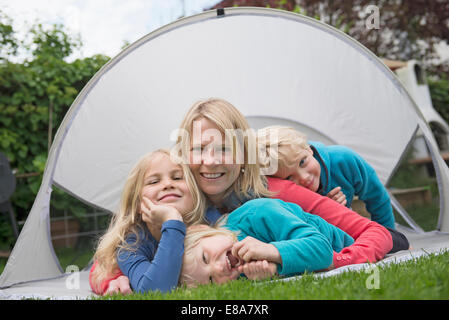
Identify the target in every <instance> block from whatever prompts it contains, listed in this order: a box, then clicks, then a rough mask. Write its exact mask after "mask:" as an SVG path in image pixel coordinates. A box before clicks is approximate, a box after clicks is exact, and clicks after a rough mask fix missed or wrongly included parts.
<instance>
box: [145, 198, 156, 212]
mask: <svg viewBox="0 0 449 320" xmlns="http://www.w3.org/2000/svg"><path fill="white" fill-rule="evenodd" d="M143 201H144V202H145V205H146V206H147V208H148V209H150V210H152V209H153V208H154V203H153V202H152V201H151V200H150V199H148V198H147V197H143Z"/></svg>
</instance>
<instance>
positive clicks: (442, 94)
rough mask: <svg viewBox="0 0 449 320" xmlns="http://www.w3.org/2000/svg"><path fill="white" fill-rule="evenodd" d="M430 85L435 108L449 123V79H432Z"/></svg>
mask: <svg viewBox="0 0 449 320" xmlns="http://www.w3.org/2000/svg"><path fill="white" fill-rule="evenodd" d="M428 84H429V90H430V96H431V97H432V104H433V107H434V108H435V110H436V111H437V112H438V113H439V114H440V115H441V116H442V117H443V119H444V120H445V121H446V122H447V123H449V78H447V77H446V78H441V79H439V80H432V79H431V80H429V81H428Z"/></svg>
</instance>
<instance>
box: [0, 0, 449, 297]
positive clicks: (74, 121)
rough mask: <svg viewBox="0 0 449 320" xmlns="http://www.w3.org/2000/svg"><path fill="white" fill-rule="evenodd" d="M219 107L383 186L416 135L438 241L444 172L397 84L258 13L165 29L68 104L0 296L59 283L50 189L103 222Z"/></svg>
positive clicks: (354, 47) (330, 45) (367, 63)
mask: <svg viewBox="0 0 449 320" xmlns="http://www.w3.org/2000/svg"><path fill="white" fill-rule="evenodd" d="M209 97H220V98H225V99H226V100H228V101H230V102H231V103H232V104H234V105H235V106H236V107H237V108H238V109H239V110H240V111H241V112H242V113H243V114H244V115H245V116H247V117H248V118H249V119H250V120H251V121H254V123H253V124H252V125H254V126H255V129H257V126H259V125H260V126H261V125H266V124H268V122H270V121H272V124H277V123H279V122H282V123H287V122H289V123H293V124H297V125H298V126H299V127H301V126H304V125H305V127H306V128H308V130H309V132H311V133H312V134H314V135H315V134H316V135H318V136H320V137H322V138H323V139H327V140H326V141H329V142H332V143H338V144H342V145H346V146H348V147H350V148H352V149H354V150H355V151H356V152H358V153H359V154H361V155H362V156H363V157H364V158H365V159H366V160H367V161H368V163H370V164H371V165H372V166H373V167H374V169H375V170H376V172H377V173H378V175H379V177H380V179H381V181H382V182H384V183H385V182H386V181H387V180H388V179H389V177H390V176H391V175H392V174H393V172H394V170H395V168H396V167H397V165H398V163H399V161H400V159H401V157H402V156H403V154H404V151H405V149H406V147H407V146H408V145H409V143H410V141H411V140H412V139H413V136H414V134H415V133H416V130H417V129H419V130H421V131H422V132H423V135H424V137H425V138H426V141H427V143H428V146H429V149H430V151H431V153H432V159H433V161H434V164H435V167H436V171H437V176H438V182H439V186H440V200H441V213H440V223H439V227H440V229H439V230H440V231H445V232H449V204H448V203H447V202H446V201H444V199H448V198H449V169H448V167H447V166H446V164H445V163H444V161H443V160H442V158H441V156H440V155H439V154H438V148H437V145H436V142H435V140H434V138H433V136H432V132H431V130H430V128H429V127H428V124H427V123H426V121H425V119H424V117H423V115H422V114H421V112H420V110H419V109H418V108H417V107H416V105H415V103H414V102H413V100H412V99H411V97H410V96H409V95H408V93H407V91H406V90H405V89H404V88H403V87H402V85H401V84H400V82H399V81H398V79H397V78H396V77H395V75H394V74H393V73H392V72H391V70H390V69H389V68H388V67H387V66H385V65H384V64H383V63H382V62H381V61H380V60H379V59H378V58H377V57H376V56H375V55H374V54H372V53H371V52H370V51H369V50H367V49H366V48H365V47H363V46H362V45H361V44H359V43H358V42H356V41H355V40H353V39H352V38H350V37H349V36H347V35H346V34H344V33H343V32H341V31H339V30H337V29H334V28H332V27H330V26H328V25H326V24H324V23H321V22H319V21H317V20H315V19H311V18H308V17H305V16H302V15H298V14H294V13H291V12H287V11H282V10H275V9H267V8H229V9H225V14H224V15H220V16H217V13H216V11H208V12H204V13H201V14H198V15H195V16H192V17H187V18H183V19H180V20H178V21H176V22H174V23H171V24H169V25H167V26H164V27H162V28H160V29H158V30H156V31H154V32H152V33H150V34H148V35H147V36H145V37H143V38H142V39H140V40H138V41H137V42H135V43H134V44H132V45H130V46H129V47H128V48H127V49H125V50H124V51H123V52H121V53H120V54H119V55H118V56H117V57H115V58H114V59H112V60H111V61H110V62H108V63H107V64H106V65H105V66H104V67H103V68H102V69H101V70H100V71H99V72H98V73H97V74H96V75H95V76H94V77H93V78H92V79H91V81H90V82H89V83H88V84H87V85H86V87H85V88H84V89H83V90H82V92H81V93H80V94H79V96H78V97H77V98H76V99H75V101H74V102H73V104H72V106H71V108H70V110H69V111H68V112H67V114H66V116H65V118H64V120H63V122H62V124H61V126H60V127H59V129H58V132H57V134H56V137H55V139H54V142H53V145H52V147H51V150H50V153H49V156H48V160H47V165H46V169H45V172H44V177H43V181H42V184H41V187H40V190H39V193H38V195H37V197H36V199H35V202H34V205H33V207H32V209H31V211H30V213H29V216H28V218H27V222H26V224H25V226H24V228H23V230H22V232H21V234H20V236H19V239H18V241H17V242H16V245H15V247H14V249H13V251H12V253H11V256H10V258H9V260H8V263H7V265H6V267H5V270H4V272H3V273H2V275H1V277H0V288H6V287H11V286H14V285H15V284H18V283H22V284H23V283H24V282H26V281H35V280H40V279H48V278H51V277H60V276H61V274H62V272H63V270H62V269H61V267H60V265H59V262H58V259H57V258H56V256H55V254H54V250H53V247H52V245H51V241H50V230H49V201H50V195H51V191H52V187H53V186H59V187H61V188H62V189H64V190H65V191H67V192H68V193H70V194H72V195H74V196H75V197H77V198H78V199H80V200H82V201H84V202H86V203H88V204H91V205H92V206H95V207H98V208H101V209H104V210H107V211H110V212H114V211H115V209H116V208H117V205H118V201H119V198H120V193H121V189H122V187H123V184H124V181H125V178H126V176H127V174H128V172H129V170H130V169H131V167H132V166H133V165H134V163H135V162H136V160H137V159H138V158H139V157H140V156H141V155H143V154H145V153H147V152H148V151H150V150H154V149H157V148H161V147H163V148H167V147H169V146H171V145H173V143H174V141H175V138H176V137H174V136H173V133H174V132H175V130H176V129H177V128H178V126H179V125H180V123H181V120H182V117H183V116H184V114H185V113H186V111H187V109H188V108H189V107H190V106H191V105H192V104H193V103H194V102H196V101H197V100H199V99H205V98H209Z"/></svg>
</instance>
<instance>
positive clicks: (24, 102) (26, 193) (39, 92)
mask: <svg viewBox="0 0 449 320" xmlns="http://www.w3.org/2000/svg"><path fill="white" fill-rule="evenodd" d="M0 18H1V12H0ZM0 22H1V21H0ZM3 23H4V20H3ZM0 24H1V23H0ZM3 26H4V24H3ZM4 29H5V30H8V32H9V33H8V41H10V42H11V41H16V42H15V43H14V44H15V45H16V46H17V47H18V48H19V49H22V51H26V52H27V53H28V56H29V58H27V59H26V61H24V62H20V63H18V62H14V55H13V54H12V52H11V53H10V54H9V55H6V56H2V57H1V58H0V151H2V152H3V153H4V154H6V156H7V157H8V159H9V161H10V164H11V168H13V169H14V170H15V171H16V176H17V177H18V178H17V186H16V190H15V193H14V194H13V196H12V198H11V202H12V204H13V207H14V211H15V213H16V216H17V220H25V219H26V216H27V215H28V213H29V210H30V209H31V207H32V205H33V202H34V198H35V197H36V194H37V191H38V190H39V186H40V183H41V179H42V174H43V171H44V167H45V163H46V160H47V154H48V150H49V143H51V141H52V140H53V138H54V135H55V133H56V131H57V129H58V127H59V125H60V123H61V121H62V119H63V118H64V116H65V113H66V112H67V110H68V109H69V108H70V105H71V104H72V102H73V101H74V99H75V98H76V96H77V95H78V93H79V92H80V91H81V90H82V88H83V87H84V86H85V84H86V83H87V82H88V81H89V80H90V79H91V78H92V76H93V75H94V74H95V73H96V72H97V71H98V70H99V69H100V68H101V67H102V66H103V65H104V64H105V63H106V62H107V61H108V60H109V58H108V57H106V56H103V55H95V56H93V57H88V58H84V59H77V60H75V61H72V62H67V57H68V56H69V55H70V54H71V53H72V52H74V51H75V50H78V49H79V48H80V47H81V42H80V41H79V40H78V39H77V38H75V37H71V36H69V35H68V34H67V33H66V32H65V31H64V28H63V27H62V26H60V25H54V26H52V27H51V28H49V29H44V28H43V27H42V26H41V25H35V26H33V27H32V29H31V30H30V33H29V34H30V36H31V39H32V40H31V41H30V42H28V43H24V42H19V41H18V40H15V38H14V37H11V32H10V29H9V28H4V27H3V28H0V33H1V32H2V30H4ZM1 36H3V37H1ZM1 39H5V36H4V35H1V34H0V43H1V42H2V41H1ZM11 39H12V40H11ZM50 114H51V116H50ZM50 117H51V118H52V120H51V123H50ZM49 128H50V129H49ZM49 132H51V133H50V134H49ZM24 176H25V177H24ZM52 205H53V206H54V208H56V210H57V209H58V208H70V209H71V211H72V213H73V212H75V213H76V212H80V211H81V208H80V207H81V204H79V203H77V202H75V201H73V200H70V199H69V198H68V197H67V196H64V195H63V193H62V192H61V191H59V190H55V191H54V196H53V198H52ZM9 229H10V226H9V220H8V219H0V230H1V231H2V232H1V233H0V244H1V245H0V247H5V246H8V245H9V246H11V245H12V244H13V242H14V239H13V238H12V234H11V232H7V230H9Z"/></svg>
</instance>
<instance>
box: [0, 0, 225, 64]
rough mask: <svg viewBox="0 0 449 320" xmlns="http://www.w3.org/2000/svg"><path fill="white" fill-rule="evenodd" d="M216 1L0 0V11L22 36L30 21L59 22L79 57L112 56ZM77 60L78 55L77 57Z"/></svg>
mask: <svg viewBox="0 0 449 320" xmlns="http://www.w3.org/2000/svg"><path fill="white" fill-rule="evenodd" d="M218 2H220V1H219V0H0V10H1V11H3V12H4V13H6V14H7V15H8V16H9V17H10V18H12V20H13V26H14V29H15V30H17V31H18V33H19V36H20V37H23V36H24V33H23V32H26V30H28V29H29V28H28V27H29V26H31V25H32V24H33V23H34V22H39V23H42V24H44V25H46V24H48V25H51V24H53V23H62V24H63V25H64V26H65V27H66V28H67V30H68V32H69V34H71V35H76V34H80V35H81V39H82V41H83V49H82V52H81V57H89V56H92V55H94V54H97V53H102V54H106V55H107V56H109V57H114V56H115V55H117V54H118V53H119V52H120V51H121V47H122V46H123V44H124V43H125V41H128V42H129V43H133V42H134V41H136V40H138V39H140V38H141V37H143V36H144V35H146V34H148V33H149V32H151V31H153V30H155V29H157V28H159V27H161V26H163V25H165V24H167V23H170V22H172V21H174V20H176V19H177V18H179V17H181V16H182V15H185V16H189V15H192V14H195V13H199V12H202V11H203V9H204V8H207V9H208V8H210V7H211V6H213V5H215V4H216V3H218ZM77 57H78V56H77Z"/></svg>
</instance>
